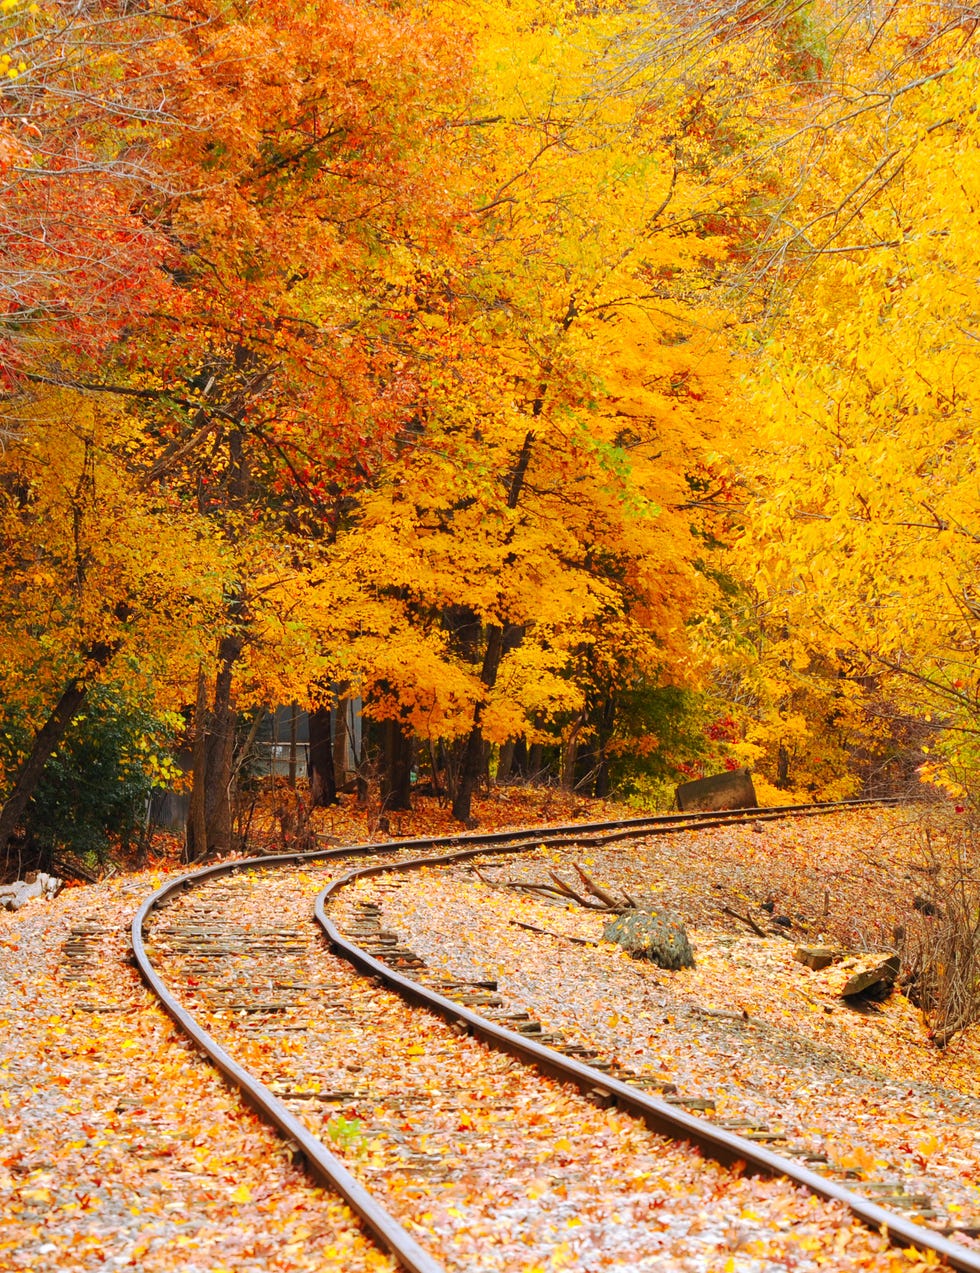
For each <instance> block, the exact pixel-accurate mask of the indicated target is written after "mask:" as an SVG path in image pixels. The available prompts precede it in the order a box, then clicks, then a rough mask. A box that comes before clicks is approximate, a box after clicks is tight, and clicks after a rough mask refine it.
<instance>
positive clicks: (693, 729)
mask: <svg viewBox="0 0 980 1273" xmlns="http://www.w3.org/2000/svg"><path fill="white" fill-rule="evenodd" d="M617 707H618V710H617V727H616V733H617V737H616V738H615V739H614V740H613V744H612V746H611V748H610V750H611V752H612V753H613V756H614V759H613V764H612V778H613V786H614V788H615V790H616V794H617V795H618V796H620V797H621V798H622V799H625V800H627V801H628V803H630V804H632V805H634V806H635V807H636V808H639V809H660V808H669V807H670V806H671V805H672V804H673V803H674V787H675V786H676V785H677V784H678V783H679V782H685V781H687V779H688V778H691V777H695V776H697V774H699V773H700V770H701V768H702V766H703V765H704V763H705V760H706V758H707V757H708V755H709V750H710V743H709V740H708V738H707V736H706V728H707V726H708V724H709V710H708V707H707V705H706V703H705V697H704V695H703V694H702V693H699V692H698V691H695V690H689V689H684V688H682V687H680V686H677V685H650V684H644V685H641V686H638V687H636V688H633V689H630V690H627V691H625V692H623V693H622V694H621V695H619V696H618V703H617ZM717 767H718V768H722V767H723V765H722V764H721V763H720V762H719V764H718V766H717Z"/></svg>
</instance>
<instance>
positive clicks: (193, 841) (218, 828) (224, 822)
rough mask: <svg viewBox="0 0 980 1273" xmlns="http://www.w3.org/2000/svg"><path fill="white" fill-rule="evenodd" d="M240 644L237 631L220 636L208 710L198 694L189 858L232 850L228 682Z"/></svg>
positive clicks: (232, 728)
mask: <svg viewBox="0 0 980 1273" xmlns="http://www.w3.org/2000/svg"><path fill="white" fill-rule="evenodd" d="M244 645H245V642H244V639H243V638H242V637H241V636H240V635H239V634H238V633H230V634H228V635H226V636H224V637H222V639H221V645H220V646H219V647H218V674H217V676H216V678H215V683H214V704H213V706H212V707H211V708H210V709H208V707H207V704H206V693H205V694H204V695H203V696H201V695H200V693H199V696H198V711H199V710H200V708H201V706H202V703H203V705H204V712H203V715H201V716H199V718H198V720H197V721H196V722H195V726H196V729H197V731H198V732H197V734H196V736H195V756H196V763H195V765H194V770H193V778H192V786H191V818H190V824H189V826H188V837H187V840H188V843H187V853H188V856H189V858H190V860H191V861H198V860H200V859H201V858H203V857H207V856H209V855H211V854H216V855H222V854H226V853H230V852H231V849H232V821H233V819H232V785H233V779H234V760H235V724H236V722H237V720H238V714H237V712H236V711H235V707H234V703H233V701H232V695H231V686H232V679H233V673H234V666H235V663H236V662H237V660H238V657H239V655H240V654H241V652H242V650H243V648H244ZM202 725H203V729H202ZM202 735H203V736H202ZM198 747H200V751H198V750H197V749H198ZM202 808H203V819H202V817H201V810H202ZM195 818H196V819H197V821H196V824H195V821H194V819H195ZM202 822H203V836H202Z"/></svg>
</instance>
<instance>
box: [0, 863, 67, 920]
mask: <svg viewBox="0 0 980 1273" xmlns="http://www.w3.org/2000/svg"><path fill="white" fill-rule="evenodd" d="M62 883H63V881H62V880H59V879H58V878H57V876H55V875H47V874H46V873H45V872H44V871H39V872H38V874H37V877H36V878H35V879H34V880H33V881H32V882H31V883H30V884H28V883H27V881H26V880H15V881H14V883H13V884H4V885H3V886H2V887H0V907H5V908H6V909H7V910H8V911H19V910H20V908H21V907H22V906H24V905H25V904H26V903H27V902H29V901H31V900H32V899H33V898H35V897H54V895H55V893H57V892H58V890H59V889H60V888H61V885H62Z"/></svg>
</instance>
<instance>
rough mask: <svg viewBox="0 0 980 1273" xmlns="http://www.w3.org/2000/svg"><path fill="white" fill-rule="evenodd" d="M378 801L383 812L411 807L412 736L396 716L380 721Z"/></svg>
mask: <svg viewBox="0 0 980 1273" xmlns="http://www.w3.org/2000/svg"><path fill="white" fill-rule="evenodd" d="M381 805H382V808H383V809H384V810H385V811H386V812H387V811H388V810H390V809H411V807H412V736H411V734H410V733H408V732H407V731H406V730H405V729H404V728H403V727H402V723H401V721H397V720H386V721H383V722H382V725H381Z"/></svg>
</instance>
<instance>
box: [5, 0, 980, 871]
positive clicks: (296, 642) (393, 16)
mask: <svg viewBox="0 0 980 1273" xmlns="http://www.w3.org/2000/svg"><path fill="white" fill-rule="evenodd" d="M975 31H976V14H975V11H974V10H973V9H971V8H969V7H967V6H965V5H960V4H956V3H950V4H942V3H926V2H924V0H907V2H906V3H903V4H900V5H893V4H890V3H889V4H886V3H880V4H879V3H877V0H860V3H857V2H855V0H812V2H811V3H807V4H803V5H800V4H798V3H792V4H790V3H785V2H784V0H766V2H765V3H762V4H759V3H753V4H742V3H738V2H737V0H736V2H733V3H709V4H693V3H687V0H677V2H671V0H663V2H662V3H657V4H640V5H636V4H624V3H605V2H601V3H597V4H592V5H580V4H565V3H553V2H550V0H512V2H508V0H471V2H469V3H466V4H463V5H459V4H456V3H454V4H453V5H451V6H450V5H449V4H446V3H440V0H431V2H424V0H408V2H407V3H399V4H395V3H382V2H380V0H377V2H375V0H350V2H346V3H345V2H341V0H312V2H311V3H310V4H307V5H304V6H302V7H298V6H296V5H294V4H292V3H291V2H290V0H250V2H249V3H242V4H237V5H230V6H229V5H224V4H215V3H212V0H196V2H189V0H188V2H184V0H173V2H170V0H163V2H161V3H159V4H154V3H149V4H146V5H142V6H132V5H130V4H128V3H124V2H122V0H82V3H77V2H76V0H72V2H71V3H68V0H46V2H44V3H25V2H24V0H4V3H3V5H2V7H0V46H2V48H0V73H2V80H0V187H2V195H3V205H2V209H3V210H2V213H0V440H2V457H0V588H2V602H3V605H2V620H0V656H2V657H0V682H2V702H3V714H2V718H0V731H2V734H3V739H2V742H3V745H2V746H0V795H2V798H3V801H4V804H3V809H2V813H0V843H2V844H3V845H4V846H6V845H7V843H8V842H9V841H11V840H12V839H16V838H17V837H21V838H23V836H24V835H25V834H26V835H28V836H30V834H31V818H32V812H31V811H32V809H33V808H35V801H36V800H37V799H39V798H40V796H39V792H42V791H43V790H44V785H43V775H44V774H45V772H47V773H48V774H49V775H50V773H51V772H52V768H51V767H52V764H55V765H56V764H57V763H59V762H60V761H63V760H64V758H65V757H66V756H67V755H69V754H71V753H72V748H73V747H74V749H75V752H77V753H78V754H82V753H83V752H84V751H85V749H84V748H83V747H81V745H80V744H79V742H78V739H79V738H81V737H82V736H84V728H83V727H84V726H85V722H86V721H89V725H90V724H91V719H90V716H89V713H90V712H96V713H98V712H99V711H102V710H103V708H104V705H105V704H107V703H111V705H112V721H113V722H123V723H120V724H119V725H118V729H117V727H116V725H115V724H114V725H113V726H112V728H113V731H115V732H114V733H113V736H114V737H120V738H121V737H127V738H129V737H133V738H136V739H137V740H138V739H142V740H143V741H142V742H139V741H138V742H137V743H135V744H133V746H132V747H130V748H129V750H128V751H126V754H125V756H124V757H122V759H121V760H120V765H122V766H123V769H124V771H125V773H126V774H127V775H130V774H131V773H132V771H133V766H134V764H135V765H136V768H140V767H142V770H143V772H144V775H145V776H146V777H147V779H148V781H149V783H150V785H151V786H152V785H153V784H154V783H157V784H158V785H159V784H163V783H167V782H172V781H174V780H176V772H177V771H176V769H175V768H174V763H173V754H174V750H175V749H178V750H181V751H182V752H183V753H184V755H185V756H186V758H187V759H186V768H187V770H188V773H187V777H186V779H185V781H186V784H187V786H188V789H189V790H190V792H191V798H190V818H189V825H188V841H187V843H188V848H187V853H188V856H189V857H190V858H198V857H202V856H204V855H205V854H207V853H212V852H224V851H228V850H229V849H231V848H233V847H234V842H235V818H234V808H235V792H236V788H237V785H238V782H239V779H240V777H241V775H242V772H243V755H244V754H245V752H246V751H247V748H248V746H249V744H250V742H251V741H253V740H254V737H255V733H256V729H257V727H258V721H259V716H260V714H261V713H263V712H266V711H268V710H270V709H273V708H275V707H276V706H277V705H283V704H292V703H295V704H298V705H299V706H300V707H302V708H304V709H306V710H307V711H308V713H309V720H310V730H311V733H310V742H311V762H312V767H313V774H312V785H313V798H314V799H315V800H316V801H319V802H328V801H331V800H333V799H336V795H337V786H338V783H339V785H340V786H343V785H344V783H345V781H348V780H349V781H352V782H353V781H355V780H357V781H360V783H361V784H362V785H365V784H370V783H373V782H377V783H378V784H379V785H380V799H381V800H382V801H383V802H384V804H385V806H386V807H388V808H397V807H402V806H404V804H405V803H406V802H407V801H409V800H410V798H411V791H412V786H413V782H414V783H416V784H418V783H422V782H424V783H426V784H427V787H428V789H429V790H431V791H434V792H436V793H437V794H442V795H443V796H444V798H445V799H447V800H449V801H451V803H452V808H453V813H454V815H455V817H456V818H457V819H458V820H459V821H460V822H464V823H465V822H467V821H469V820H470V819H471V802H472V798H473V794H474V791H476V790H477V789H479V787H480V786H481V784H485V783H486V782H488V781H490V780H491V779H493V780H496V781H497V782H504V781H507V780H509V779H515V778H518V777H522V778H525V779H533V778H544V779H546V780H548V781H554V782H560V783H562V784H563V785H565V786H566V787H567V788H569V789H575V790H578V791H581V792H583V793H585V794H591V795H605V794H607V793H609V792H610V791H612V790H614V789H615V790H617V791H619V792H620V793H621V794H624V795H629V796H631V797H632V798H633V799H634V800H636V801H638V802H641V803H646V804H652V805H655V804H657V803H660V802H664V801H669V799H670V798H671V796H672V791H673V785H674V784H675V783H676V782H677V781H680V780H683V779H684V778H687V777H692V776H696V775H699V774H703V773H710V772H714V771H717V770H724V769H725V768H726V767H727V768H737V767H739V766H741V765H749V766H751V767H752V768H753V769H754V771H755V773H756V781H757V786H758V788H759V790H760V793H761V795H762V796H763V798H764V799H765V800H768V801H780V800H782V801H784V802H788V801H791V800H795V799H812V798H818V799H819V798H831V797H838V796H846V795H851V794H857V793H859V792H876V793H882V792H891V791H897V790H899V789H902V790H904V789H906V788H907V787H908V785H909V784H910V783H913V784H914V783H918V782H920V781H921V780H927V781H929V782H932V783H934V784H939V785H941V786H945V787H946V788H948V789H949V790H951V791H954V792H956V793H957V794H960V795H962V794H966V793H969V792H970V791H971V790H972V784H973V774H974V773H975V770H976V767H977V744H976V738H977V728H978V724H977V721H978V710H977V708H978V695H980V679H978V668H977V663H976V659H977V641H978V639H980V632H978V627H977V620H978V616H980V596H978V595H977V591H976V584H975V577H976V556H977V547H976V546H977V543H978V542H980V539H978V537H980V525H978V523H977V500H976V466H977V444H976V440H975V438H974V434H973V429H972V424H973V420H974V414H975V413H974V399H975V396H976V392H977V390H976V385H977V383H978V377H977V374H976V373H977V367H976V359H977V355H978V351H980V344H978V342H980V331H978V330H977V322H976V312H975V309H976V307H975V301H974V292H975V287H976V279H977V276H978V272H980V261H978V260H977V253H978V251H980V249H978V246H977V242H978V240H977V235H976V233H975V221H976V208H977V202H978V198H980V178H978V172H980V166H978V155H977V149H978V147H977V143H978V136H977V130H978V124H977V115H976V101H977V97H978V83H977V75H978V62H977V57H976V42H975ZM352 704H353V705H354V706H353V708H352V707H351V705H352ZM100 705H102V706H101V707H100ZM352 711H353V713H354V714H355V715H356V716H357V718H358V721H359V724H358V729H357V737H358V739H359V740H360V741H361V744H362V745H361V747H360V749H359V750H358V751H357V752H356V754H355V752H354V751H353V750H352V749H350V748H347V747H343V748H341V746H340V742H341V740H342V736H343V734H344V725H345V722H347V721H348V720H349V719H350V718H351V715H352ZM107 719H108V718H107ZM127 720H128V721H129V722H130V723H129V724H128V725H126V724H125V722H126V721H127ZM134 722H136V723H137V724H134ZM79 729H82V731H83V732H82V734H79V733H78V731H79ZM73 739H74V740H75V741H74V742H73ZM127 746H128V745H127ZM124 750H125V749H124ZM337 751H343V753H344V756H343V758H338V756H337V755H334V754H332V753H333V752H337ZM335 762H337V763H335ZM120 772H123V770H120ZM127 781H128V779H127ZM141 790H142V789H141ZM141 798H142V797H141Z"/></svg>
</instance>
